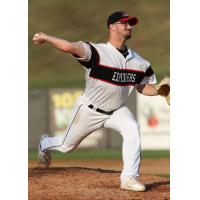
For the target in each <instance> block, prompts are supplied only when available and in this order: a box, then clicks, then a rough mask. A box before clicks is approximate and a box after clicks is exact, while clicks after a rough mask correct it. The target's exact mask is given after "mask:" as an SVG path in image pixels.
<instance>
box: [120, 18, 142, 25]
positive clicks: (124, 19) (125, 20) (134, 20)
mask: <svg viewBox="0 0 200 200" xmlns="http://www.w3.org/2000/svg"><path fill="white" fill-rule="evenodd" d="M129 21H131V22H132V23H133V24H134V25H136V24H138V22H139V20H138V18H137V17H126V18H123V19H120V20H118V22H129Z"/></svg>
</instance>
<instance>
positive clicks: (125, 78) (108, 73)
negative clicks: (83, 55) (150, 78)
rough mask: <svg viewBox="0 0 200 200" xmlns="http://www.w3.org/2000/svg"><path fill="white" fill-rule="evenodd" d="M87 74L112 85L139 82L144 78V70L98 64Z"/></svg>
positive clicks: (126, 84)
mask: <svg viewBox="0 0 200 200" xmlns="http://www.w3.org/2000/svg"><path fill="white" fill-rule="evenodd" d="M89 76H90V77H92V78H96V79H99V80H102V81H104V82H108V83H111V84H114V85H119V86H128V85H135V84H139V83H140V82H141V81H142V79H143V78H144V72H143V71H137V70H135V71H134V70H129V69H126V70H124V69H117V68H112V67H107V66H102V65H98V66H95V67H94V68H92V69H91V71H90V74H89Z"/></svg>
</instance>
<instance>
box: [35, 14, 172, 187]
mask: <svg viewBox="0 0 200 200" xmlns="http://www.w3.org/2000/svg"><path fill="white" fill-rule="evenodd" d="M136 24H138V18H137V17H133V16H129V15H128V14H127V13H125V12H123V11H118V12H114V13H112V14H111V15H110V16H109V17H108V20H107V28H108V32H109V37H108V41H107V43H100V44H96V43H92V42H84V41H78V42H70V41H67V40H63V39H60V38H57V37H54V36H50V35H48V34H46V33H42V32H39V33H36V34H35V35H34V37H33V42H34V43H35V44H43V43H45V42H47V43H49V44H51V45H52V46H53V47H55V48H57V49H59V50H60V51H62V52H64V53H67V54H71V55H72V56H73V57H74V59H76V60H77V61H78V62H79V63H80V64H81V65H82V66H83V67H84V69H85V74H86V75H85V78H86V88H85V91H84V93H83V95H82V96H81V97H79V98H78V100H77V102H76V106H75V107H74V109H73V115H72V118H71V120H70V123H69V126H68V127H67V128H66V131H65V133H64V134H62V135H57V136H54V137H49V136H48V135H43V136H42V137H41V140H40V143H39V161H40V163H41V165H43V166H44V167H48V166H49V165H50V162H51V156H50V151H52V150H56V151H60V152H63V153H67V152H69V151H71V150H73V149H74V148H76V147H77V146H78V145H79V143H80V142H81V141H82V140H83V139H84V138H85V137H87V136H88V135H89V134H90V133H92V132H93V131H95V130H97V129H100V128H103V127H105V128H111V129H114V130H116V131H118V132H119V133H120V134H121V135H122V138H123V144H122V156H123V170H122V173H121V177H120V181H121V189H126V190H133V191H145V190H146V187H145V185H144V184H143V183H141V182H140V181H139V166H140V151H141V144H140V133H139V126H138V123H137V121H136V119H135V116H134V114H133V113H131V112H130V110H129V109H128V107H127V106H126V102H127V98H128V96H129V95H130V93H131V91H132V90H133V89H136V90H137V91H138V92H139V93H141V94H143V95H148V96H155V95H159V94H160V95H162V96H165V97H167V96H169V79H167V80H165V81H164V82H162V83H161V84H159V85H155V84H156V77H155V74H154V72H153V69H152V67H151V65H150V63H149V62H148V61H147V60H145V59H144V58H142V57H141V56H140V55H139V54H138V53H136V52H135V51H134V50H132V49H130V48H128V46H127V45H126V41H127V40H128V39H130V38H131V35H132V30H133V28H134V26H135V25H136ZM163 85H165V86H163ZM163 87H164V90H165V92H162V91H163ZM168 98H169V97H168Z"/></svg>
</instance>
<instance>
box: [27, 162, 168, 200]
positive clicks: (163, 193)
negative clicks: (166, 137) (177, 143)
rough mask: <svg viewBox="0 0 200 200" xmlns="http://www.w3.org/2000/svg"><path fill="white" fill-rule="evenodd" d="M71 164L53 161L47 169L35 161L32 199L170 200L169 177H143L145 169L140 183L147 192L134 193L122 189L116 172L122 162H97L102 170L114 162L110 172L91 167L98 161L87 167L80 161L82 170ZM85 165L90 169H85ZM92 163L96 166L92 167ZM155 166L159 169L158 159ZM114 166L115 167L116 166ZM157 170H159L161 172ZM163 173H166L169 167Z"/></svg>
mask: <svg viewBox="0 0 200 200" xmlns="http://www.w3.org/2000/svg"><path fill="white" fill-rule="evenodd" d="M71 162H72V161H71ZM71 162H70V161H56V160H54V161H53V163H52V165H51V167H50V168H48V169H40V168H38V167H37V163H36V162H30V163H29V194H28V196H29V200H133V199H134V200H139V199H141V200H143V199H149V200H161V199H162V200H168V199H170V181H169V178H165V177H160V176H153V175H147V174H144V173H143V172H147V171H145V170H144V168H142V170H141V177H140V180H141V181H142V182H143V183H145V185H146V186H147V191H146V192H133V191H126V190H121V189H120V181H119V177H120V171H119V170H117V168H118V167H120V166H121V164H120V161H115V160H109V161H108V160H107V161H103V160H102V161H98V163H101V164H98V165H99V166H100V167H102V163H104V162H105V163H107V164H109V163H112V168H113V169H114V170H111V169H109V168H111V166H110V167H109V166H108V167H104V169H103V168H101V169H100V168H90V166H92V167H93V166H95V164H94V163H95V161H85V164H84V162H83V161H80V160H79V162H80V163H82V165H81V166H82V167H80V165H79V167H78V161H75V163H74V166H70V163H71ZM86 162H87V166H89V167H84V165H85V166H86ZM89 162H91V163H93V164H89ZM115 162H116V163H115ZM148 162H149V161H148ZM162 162H166V161H162ZM167 162H168V161H167ZM149 163H150V162H149ZM153 163H154V166H155V168H156V160H155V162H154V161H153ZM115 164H116V167H113V166H115ZM168 164H169V162H168ZM71 165H72V163H71ZM58 166H59V167H58ZM117 166H118V167H117ZM143 166H144V163H143ZM166 166H167V165H166ZM168 166H169V165H168ZM157 170H158V171H159V169H157ZM160 170H161V169H160ZM163 170H164V171H165V170H166V172H167V171H168V167H167V168H166V169H163ZM147 173H148V172H147Z"/></svg>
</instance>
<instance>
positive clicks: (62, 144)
mask: <svg viewBox="0 0 200 200" xmlns="http://www.w3.org/2000/svg"><path fill="white" fill-rule="evenodd" d="M82 105H83V104H81V105H80V106H79V108H78V110H77V112H76V114H75V116H74V119H73V120H72V122H71V124H70V126H69V129H68V131H67V133H66V135H65V138H64V140H63V142H62V143H61V145H58V146H51V147H48V148H47V149H44V150H43V151H44V152H45V151H49V150H50V149H51V148H52V147H60V146H62V145H63V144H64V142H65V140H66V137H67V135H68V133H69V131H70V128H71V126H72V124H73V123H74V120H75V119H76V116H77V114H78V112H79V110H80V108H81V106H82Z"/></svg>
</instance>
